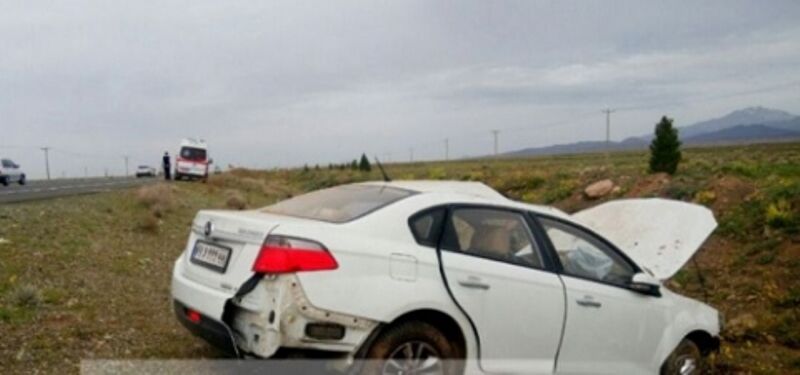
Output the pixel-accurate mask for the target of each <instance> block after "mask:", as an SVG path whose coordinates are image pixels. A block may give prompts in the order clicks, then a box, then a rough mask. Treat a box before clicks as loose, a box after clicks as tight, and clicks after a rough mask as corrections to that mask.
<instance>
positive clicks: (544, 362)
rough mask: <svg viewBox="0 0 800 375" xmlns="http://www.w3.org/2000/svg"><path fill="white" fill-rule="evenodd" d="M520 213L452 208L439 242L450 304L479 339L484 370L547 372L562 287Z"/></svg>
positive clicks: (556, 339) (559, 321) (560, 319)
mask: <svg viewBox="0 0 800 375" xmlns="http://www.w3.org/2000/svg"><path fill="white" fill-rule="evenodd" d="M528 220H529V218H527V217H526V215H524V214H522V213H519V212H515V211H507V210H503V209H496V208H486V207H454V208H452V209H451V210H450V212H449V216H448V220H446V224H445V230H444V234H443V237H442V241H441V244H440V254H441V261H442V269H443V274H444V278H445V281H446V283H447V286H448V289H449V290H450V293H451V295H452V297H453V298H454V300H455V302H456V303H457V304H458V305H459V307H460V308H461V309H462V311H463V312H464V313H465V314H466V315H467V317H468V318H469V320H470V321H471V323H472V325H473V327H474V329H475V330H476V335H477V339H478V346H479V353H478V355H479V358H480V359H479V364H480V366H481V368H482V369H483V370H484V371H487V372H498V373H508V372H521V373H552V372H553V370H554V366H555V357H556V354H557V352H558V346H559V343H560V340H561V331H562V328H563V323H564V288H563V285H562V283H561V280H560V279H559V277H558V275H557V274H556V273H554V272H552V268H551V267H550V262H551V261H552V260H551V259H548V258H546V256H543V253H542V251H541V248H542V246H543V245H542V242H541V241H540V239H539V238H536V237H535V236H534V235H533V234H532V232H531V228H530V227H529V221H528Z"/></svg>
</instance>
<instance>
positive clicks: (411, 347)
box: [362, 321, 460, 375]
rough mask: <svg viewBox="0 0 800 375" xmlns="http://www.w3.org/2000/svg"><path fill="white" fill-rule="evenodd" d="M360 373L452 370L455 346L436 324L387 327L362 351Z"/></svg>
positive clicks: (455, 371)
mask: <svg viewBox="0 0 800 375" xmlns="http://www.w3.org/2000/svg"><path fill="white" fill-rule="evenodd" d="M365 359H366V360H367V362H366V364H365V366H364V368H363V369H362V370H363V372H362V373H364V374H386V375H388V374H456V373H458V372H459V369H460V366H459V364H457V363H455V362H454V361H453V360H456V359H459V358H458V351H457V349H456V348H455V347H454V346H453V345H452V344H451V343H450V341H449V340H448V339H447V337H446V336H445V335H444V334H442V333H441V332H440V331H439V330H438V329H436V327H434V326H432V325H430V324H428V323H425V322H418V321H414V322H407V323H403V324H400V325H397V326H394V327H389V328H388V329H387V330H386V331H385V332H383V333H382V334H381V335H380V336H379V337H378V339H377V340H375V342H374V343H373V344H372V346H371V347H370V348H369V350H368V351H367V354H366V358H365Z"/></svg>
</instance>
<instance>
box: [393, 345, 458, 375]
mask: <svg viewBox="0 0 800 375" xmlns="http://www.w3.org/2000/svg"><path fill="white" fill-rule="evenodd" d="M381 373H382V374H384V375H390V374H391V375H412V374H414V375H416V374H420V375H422V374H443V373H444V372H443V371H442V361H441V357H440V356H439V352H438V351H437V350H436V349H435V348H434V347H433V346H431V345H429V344H428V343H425V342H422V341H409V342H405V343H403V344H401V345H400V346H398V347H397V348H396V349H395V350H394V351H392V354H390V355H389V357H388V358H387V359H386V361H385V362H384V363H383V371H382V372H381Z"/></svg>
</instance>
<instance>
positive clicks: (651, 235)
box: [573, 198, 717, 280]
mask: <svg viewBox="0 0 800 375" xmlns="http://www.w3.org/2000/svg"><path fill="white" fill-rule="evenodd" d="M573 217H574V218H575V219H576V220H577V221H578V222H579V223H582V224H584V225H586V226H587V227H589V228H591V229H593V230H595V231H596V232H597V233H599V234H600V235H602V236H604V237H605V238H606V239H608V240H609V241H611V242H613V243H614V244H615V245H617V247H619V249H620V250H622V251H624V252H625V254H627V255H628V256H629V257H630V258H631V259H632V260H633V261H634V262H636V264H638V265H639V266H641V267H643V268H646V269H647V270H649V271H650V272H651V273H652V274H653V276H655V277H656V278H658V279H659V280H666V279H668V278H670V277H672V275H674V274H675V273H677V272H678V270H680V269H681V267H683V265H684V264H686V262H688V261H689V259H691V257H692V255H694V253H696V252H697V250H698V249H699V248H700V246H702V245H703V243H704V242H705V241H706V239H707V238H708V236H709V235H711V232H713V231H714V228H716V227H717V221H716V220H715V219H714V214H713V213H712V212H711V210H709V209H707V208H705V207H703V206H700V205H696V204H691V203H686V202H681V201H674V200H667V199H657V198H653V199H624V200H617V201H611V202H608V203H604V204H601V205H598V206H595V207H592V208H589V209H586V210H583V211H580V212H577V213H575V214H573Z"/></svg>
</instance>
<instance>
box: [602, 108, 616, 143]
mask: <svg viewBox="0 0 800 375" xmlns="http://www.w3.org/2000/svg"><path fill="white" fill-rule="evenodd" d="M616 111H617V110H616V109H611V108H606V109H604V110H603V113H605V114H606V150H607V151H608V150H609V149H611V114H612V113H614V112H616Z"/></svg>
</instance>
